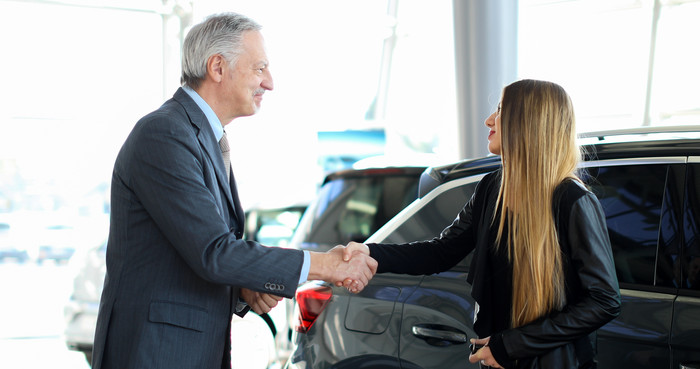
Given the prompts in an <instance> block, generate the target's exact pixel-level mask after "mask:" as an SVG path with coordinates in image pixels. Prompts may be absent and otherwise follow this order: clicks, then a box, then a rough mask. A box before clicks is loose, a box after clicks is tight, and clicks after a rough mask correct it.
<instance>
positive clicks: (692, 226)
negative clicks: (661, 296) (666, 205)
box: [680, 164, 700, 290]
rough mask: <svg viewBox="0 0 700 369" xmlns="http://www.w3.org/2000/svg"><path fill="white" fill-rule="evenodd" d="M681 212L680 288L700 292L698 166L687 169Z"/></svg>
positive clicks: (699, 178) (699, 185) (699, 174)
mask: <svg viewBox="0 0 700 369" xmlns="http://www.w3.org/2000/svg"><path fill="white" fill-rule="evenodd" d="M686 190H687V191H686V195H685V206H684V211H683V233H684V235H685V247H684V248H683V256H682V259H683V268H682V270H683V273H682V278H683V282H682V283H681V284H680V285H681V287H682V288H686V289H692V290H700V227H699V226H698V224H700V164H693V165H691V166H690V167H689V171H688V183H687V185H686Z"/></svg>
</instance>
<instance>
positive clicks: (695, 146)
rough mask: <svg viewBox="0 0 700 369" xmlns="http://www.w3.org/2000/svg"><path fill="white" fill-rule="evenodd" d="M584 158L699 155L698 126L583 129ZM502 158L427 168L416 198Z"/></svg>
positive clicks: (492, 166)
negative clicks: (585, 130) (591, 130)
mask: <svg viewBox="0 0 700 369" xmlns="http://www.w3.org/2000/svg"><path fill="white" fill-rule="evenodd" d="M578 136H579V139H580V143H581V146H582V147H583V149H584V160H587V161H590V160H608V159H617V158H644V157H659V156H697V155H700V126H668V127H641V128H632V129H620V130H608V131H597V132H586V133H581V134H579V135H578ZM500 166H501V157H500V156H496V155H489V156H486V157H483V158H478V159H467V160H462V161H459V162H456V163H451V164H447V165H442V166H435V167H430V168H428V169H426V170H425V171H424V173H423V175H422V176H421V178H420V182H419V185H418V197H419V198H421V197H423V196H425V195H426V194H427V193H428V192H430V191H432V190H433V189H434V188H435V187H437V186H439V185H441V184H443V183H446V182H449V181H451V180H454V179H457V178H464V177H469V176H473V175H478V174H484V173H488V172H491V171H494V170H496V169H498V168H500Z"/></svg>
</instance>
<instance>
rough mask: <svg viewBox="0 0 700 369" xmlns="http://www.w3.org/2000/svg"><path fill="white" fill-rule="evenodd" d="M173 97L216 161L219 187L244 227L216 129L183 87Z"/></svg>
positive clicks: (241, 211)
mask: <svg viewBox="0 0 700 369" xmlns="http://www.w3.org/2000/svg"><path fill="white" fill-rule="evenodd" d="M173 99H174V100H175V101H177V102H178V103H180V104H181V105H182V106H183V107H184V108H185V112H186V113H187V116H188V117H189V119H190V122H191V123H192V125H194V126H195V127H197V139H198V140H199V143H200V145H201V146H202V148H204V152H205V153H206V155H207V156H209V160H211V162H212V163H214V171H215V173H216V178H217V181H218V182H219V187H221V190H222V191H223V192H224V194H225V195H226V199H227V202H228V205H229V207H230V210H231V213H233V214H234V218H236V220H237V221H238V223H239V225H240V226H241V229H242V224H243V221H244V219H245V217H244V216H243V210H242V207H241V205H240V201H239V199H238V193H237V190H236V185H235V180H234V178H233V175H231V181H230V182H229V180H228V179H227V178H226V167H225V166H224V159H223V157H222V156H221V149H220V148H219V142H218V141H217V140H216V138H215V137H214V131H213V130H212V128H211V125H210V124H209V121H208V120H207V117H206V115H205V114H204V112H203V111H202V109H200V107H199V106H197V103H195V101H194V100H193V99H192V97H190V96H189V95H188V94H187V92H185V90H184V89H182V88H178V90H177V91H176V92H175V95H173Z"/></svg>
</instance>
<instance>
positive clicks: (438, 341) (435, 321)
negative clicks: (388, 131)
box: [384, 176, 483, 369]
mask: <svg viewBox="0 0 700 369" xmlns="http://www.w3.org/2000/svg"><path fill="white" fill-rule="evenodd" d="M482 177H483V176H475V177H470V178H464V179H461V180H456V181H453V182H450V183H449V184H448V185H446V186H442V187H439V188H438V189H436V190H435V191H433V192H431V193H430V194H428V195H427V196H426V197H425V198H424V200H425V201H424V206H423V207H422V208H420V209H417V210H416V209H412V210H414V213H412V214H410V215H407V216H406V214H405V213H404V214H402V215H405V216H406V218H407V219H405V221H404V222H403V223H402V224H401V226H399V227H398V228H397V229H396V230H394V231H393V232H392V233H391V234H389V236H388V237H387V238H386V239H385V240H384V242H388V243H401V242H408V241H414V240H425V239H431V238H433V237H435V236H437V235H439V234H440V232H441V231H442V230H443V229H444V228H445V227H447V226H448V225H450V224H451V223H452V221H453V220H454V219H455V217H456V216H457V214H458V213H459V211H460V210H462V208H463V207H464V205H465V204H466V203H467V201H468V200H469V198H470V197H471V195H472V193H473V192H474V189H475V187H476V183H477V181H478V180H479V179H481V178H482ZM469 260H470V256H467V258H465V259H464V260H462V261H461V262H459V263H458V264H457V265H456V266H455V267H454V268H452V269H451V270H449V271H446V272H443V273H438V274H435V275H428V276H424V277H422V280H421V281H420V283H419V284H418V286H417V287H416V288H415V290H414V291H413V292H412V293H411V294H410V295H408V296H407V297H406V298H405V299H402V300H401V301H399V302H400V303H401V306H402V316H401V328H400V338H399V357H400V361H401V365H402V367H404V368H444V369H451V368H454V369H457V368H460V369H463V368H478V365H476V364H470V363H469V360H468V358H469V348H468V345H469V343H468V342H469V341H468V340H469V338H474V337H476V334H475V333H474V331H473V329H472V317H473V313H474V300H473V299H472V298H471V296H470V295H469V292H470V288H471V287H470V286H469V285H468V284H467V282H466V279H467V272H468V265H469Z"/></svg>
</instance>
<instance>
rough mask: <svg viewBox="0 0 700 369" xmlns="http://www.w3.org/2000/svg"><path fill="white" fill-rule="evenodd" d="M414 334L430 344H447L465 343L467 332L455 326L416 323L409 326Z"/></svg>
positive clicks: (442, 345)
mask: <svg viewBox="0 0 700 369" xmlns="http://www.w3.org/2000/svg"><path fill="white" fill-rule="evenodd" d="M411 332H412V333H413V335H414V336H416V337H418V338H420V339H422V340H425V341H426V342H427V343H428V344H429V345H432V346H440V347H444V346H449V345H459V344H465V343H467V334H466V333H464V332H462V331H460V330H459V329H457V328H453V327H449V326H446V325H440V324H416V325H414V326H413V327H412V328H411Z"/></svg>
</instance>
